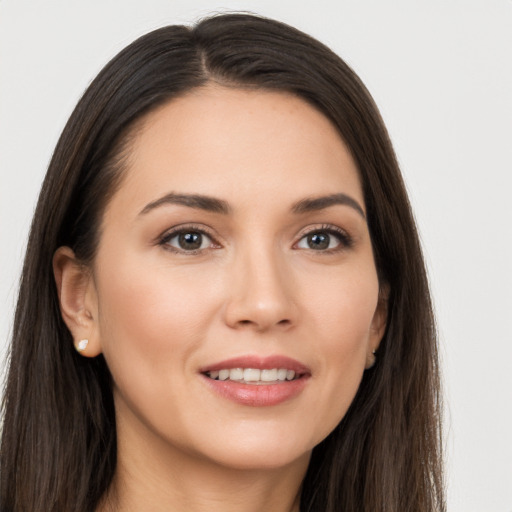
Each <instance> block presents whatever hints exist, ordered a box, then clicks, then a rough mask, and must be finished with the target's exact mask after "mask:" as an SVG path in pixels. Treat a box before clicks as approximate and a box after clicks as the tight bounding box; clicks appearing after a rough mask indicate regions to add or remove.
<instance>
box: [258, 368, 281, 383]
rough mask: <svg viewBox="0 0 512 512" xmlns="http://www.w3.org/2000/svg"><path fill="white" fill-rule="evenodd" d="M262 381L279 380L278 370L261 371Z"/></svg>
mask: <svg viewBox="0 0 512 512" xmlns="http://www.w3.org/2000/svg"><path fill="white" fill-rule="evenodd" d="M261 380H262V381H263V382H272V381H274V380H277V369H276V368H274V369H272V370H261Z"/></svg>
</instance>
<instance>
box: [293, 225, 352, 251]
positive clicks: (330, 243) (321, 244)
mask: <svg viewBox="0 0 512 512" xmlns="http://www.w3.org/2000/svg"><path fill="white" fill-rule="evenodd" d="M350 244H351V241H350V238H349V236H348V235H347V234H346V233H345V232H343V231H341V230H338V229H334V228H328V229H327V228H323V229H317V230H314V231H310V232H309V233H307V234H306V235H304V236H303V237H302V238H301V239H300V240H299V242H298V243H297V246H296V247H297V248H298V249H310V250H313V251H332V250H336V249H342V248H344V247H349V246H350Z"/></svg>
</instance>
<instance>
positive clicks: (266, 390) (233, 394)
mask: <svg viewBox="0 0 512 512" xmlns="http://www.w3.org/2000/svg"><path fill="white" fill-rule="evenodd" d="M202 377H203V379H204V380H205V381H206V384H207V385H208V386H209V387H210V388H211V389H213V391H215V392H216V393H218V394H219V395H220V396H222V397H224V398H227V399H228V400H231V401H233V402H236V403H238V404H241V405H249V406H251V407H270V406H272V405H278V404H281V403H283V402H286V401H287V400H291V399H292V398H294V397H296V396H297V395H298V394H299V393H300V392H301V391H302V390H303V389H304V386H305V385H306V383H307V381H308V380H309V379H308V376H306V375H304V376H302V377H300V378H299V379H295V380H286V381H282V382H279V383H276V384H244V383H242V382H235V381H232V380H214V379H210V378H209V377H207V376H206V375H202Z"/></svg>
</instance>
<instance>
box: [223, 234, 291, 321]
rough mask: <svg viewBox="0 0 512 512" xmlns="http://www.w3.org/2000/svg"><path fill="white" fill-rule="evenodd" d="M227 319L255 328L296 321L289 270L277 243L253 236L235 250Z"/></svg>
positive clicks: (284, 256)
mask: <svg viewBox="0 0 512 512" xmlns="http://www.w3.org/2000/svg"><path fill="white" fill-rule="evenodd" d="M226 321H227V323H228V324H229V325H230V326H231V327H242V326H243V327H252V328H254V329H256V330H266V329H269V328H271V327H273V326H280V328H284V327H289V326H290V325H292V324H294V323H295V321H296V304H295V300H294V296H293V278H292V275H291V269H290V267H289V265H287V262H286V255H285V254H283V253H282V251H281V250H280V249H279V248H278V246H277V244H276V243H273V242H272V241H269V240H265V241H262V240H261V238H260V239H259V240H257V239H254V238H253V239H252V240H251V242H248V243H247V244H243V245H242V246H241V247H239V248H238V249H237V250H235V256H234V262H233V268H232V281H231V288H230V293H229V297H228V302H227V304H226Z"/></svg>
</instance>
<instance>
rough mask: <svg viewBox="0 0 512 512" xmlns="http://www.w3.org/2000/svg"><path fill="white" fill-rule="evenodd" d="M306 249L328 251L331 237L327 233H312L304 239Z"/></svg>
mask: <svg viewBox="0 0 512 512" xmlns="http://www.w3.org/2000/svg"><path fill="white" fill-rule="evenodd" d="M306 241H307V244H308V247H309V248H310V249H314V250H323V249H328V248H329V244H330V242H331V236H330V235H328V234H327V233H313V234H310V235H308V236H307V237H306Z"/></svg>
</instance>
